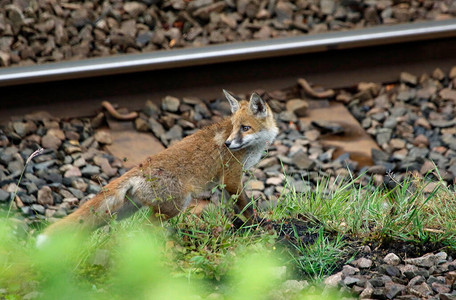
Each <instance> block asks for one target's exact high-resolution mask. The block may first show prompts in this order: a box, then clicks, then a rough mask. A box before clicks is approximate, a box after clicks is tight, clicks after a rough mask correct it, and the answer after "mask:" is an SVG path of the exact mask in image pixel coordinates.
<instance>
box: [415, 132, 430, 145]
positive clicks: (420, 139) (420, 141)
mask: <svg viewBox="0 0 456 300" xmlns="http://www.w3.org/2000/svg"><path fill="white" fill-rule="evenodd" d="M413 144H414V145H415V146H417V147H422V148H424V147H427V146H429V139H428V138H427V137H426V136H425V135H424V134H420V135H417V136H416V137H415V139H414V140H413Z"/></svg>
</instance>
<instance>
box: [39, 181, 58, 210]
mask: <svg viewBox="0 0 456 300" xmlns="http://www.w3.org/2000/svg"><path fill="white" fill-rule="evenodd" d="M37 201H38V203H39V204H41V205H53V204H54V197H53V196H52V190H51V188H50V187H48V186H47V185H45V186H43V187H42V188H41V189H40V190H39V191H38V200H37Z"/></svg>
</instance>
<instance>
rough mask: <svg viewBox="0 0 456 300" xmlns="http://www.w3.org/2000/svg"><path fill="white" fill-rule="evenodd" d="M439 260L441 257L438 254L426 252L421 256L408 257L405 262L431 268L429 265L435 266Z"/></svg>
mask: <svg viewBox="0 0 456 300" xmlns="http://www.w3.org/2000/svg"><path fill="white" fill-rule="evenodd" d="M438 261H439V258H438V257H437V256H435V255H434V254H426V255H424V256H421V257H416V258H407V259H405V261H404V262H405V263H407V264H412V265H415V266H418V267H425V268H429V267H433V266H435V265H437V263H438Z"/></svg>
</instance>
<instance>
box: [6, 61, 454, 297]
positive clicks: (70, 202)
mask: <svg viewBox="0 0 456 300" xmlns="http://www.w3.org/2000/svg"><path fill="white" fill-rule="evenodd" d="M455 70H456V67H455V68H453V69H452V70H451V71H450V72H449V73H445V72H440V71H434V72H433V73H432V74H430V75H429V74H421V75H413V74H408V73H402V74H400V75H398V82H397V83H393V84H386V85H380V84H374V83H363V84H359V85H358V87H356V88H351V89H344V90H338V91H335V92H334V93H333V95H332V96H331V97H330V99H335V100H336V101H338V100H337V99H342V100H341V101H342V102H343V103H344V104H345V105H347V107H348V108H349V110H350V111H351V112H352V114H353V115H354V116H355V117H356V118H357V119H358V120H359V122H360V124H362V125H363V126H364V128H365V130H366V131H367V132H368V133H369V134H371V135H372V137H373V138H374V139H375V140H377V141H378V142H379V146H380V148H381V150H372V157H373V161H374V163H375V164H374V165H373V166H369V167H364V168H362V167H359V166H358V163H357V162H356V161H355V160H352V159H351V157H350V154H349V153H343V154H341V155H340V156H338V157H336V155H335V148H334V147H328V146H324V145H323V144H322V142H321V140H320V139H321V137H322V136H328V135H339V134H341V133H342V132H341V130H342V131H343V128H342V129H341V128H340V127H338V126H337V124H332V123H322V122H316V123H311V124H308V123H306V122H304V121H303V119H302V116H303V115H305V113H304V112H303V111H302V110H301V109H302V108H303V107H306V109H308V107H311V104H312V103H314V101H319V103H322V101H323V102H324V101H328V99H320V98H319V99H318V100H316V99H315V97H319V95H313V96H310V95H308V94H307V92H306V91H305V90H304V89H303V88H302V84H301V83H302V81H301V83H297V85H296V87H293V88H291V89H287V90H283V91H270V92H264V91H257V92H258V93H260V94H261V95H262V96H263V97H264V98H265V99H267V100H268V103H270V105H271V107H272V108H274V109H275V111H276V113H279V112H282V113H281V114H278V120H279V121H278V126H279V128H280V131H279V132H280V133H279V136H278V138H277V140H276V141H275V142H274V144H273V145H271V147H270V149H269V151H268V152H267V154H266V157H265V158H264V159H263V160H262V161H261V162H260V163H259V165H258V166H257V168H255V169H254V170H252V171H254V173H253V174H254V175H255V177H256V178H255V179H253V180H251V181H250V182H249V183H248V189H247V190H248V193H249V194H250V195H253V196H254V197H255V198H256V199H257V201H258V202H259V206H262V207H267V206H268V204H272V205H274V204H276V203H277V199H278V197H279V195H280V193H281V192H283V191H284V189H285V185H286V184H287V189H291V188H293V189H295V190H296V191H297V192H305V191H309V190H312V189H314V188H315V186H316V184H317V183H318V182H319V180H321V178H328V180H329V182H335V181H336V177H337V176H342V175H344V174H345V175H348V171H347V166H348V168H350V171H351V172H353V174H359V172H364V171H366V172H367V173H366V175H364V176H363V177H362V178H361V179H360V181H361V182H364V183H367V182H369V181H371V180H374V182H375V183H376V184H378V185H382V184H384V185H386V186H387V187H390V186H394V184H395V182H399V181H400V180H402V179H403V178H404V177H405V176H406V173H407V172H408V173H412V174H413V175H414V176H416V177H425V176H426V177H429V178H431V179H436V177H435V175H434V174H432V172H430V171H431V170H432V169H433V168H434V163H435V164H436V165H437V166H438V168H439V172H440V176H442V178H443V180H445V181H446V182H447V183H449V184H453V183H454V182H453V180H454V178H455V176H456V169H455V167H454V165H455V161H456V123H455V122H454V119H453V116H454V115H455V109H456V104H455V101H454V100H453V99H451V98H449V96H448V95H451V93H450V92H452V91H455V89H454V87H455V86H456V79H455V78H456V71H455ZM404 74H405V75H404ZM451 76H453V77H451ZM415 78H416V81H415ZM446 90H449V91H450V92H447V91H446ZM442 91H445V92H443V93H442ZM403 93H408V94H409V96H407V97H404V96H399V95H402V94H403ZM340 95H343V97H339V96H340ZM241 96H242V95H241ZM243 96H245V95H243ZM286 99H293V105H290V104H288V105H287V103H286V102H285V101H284V100H286ZM224 103H225V100H224V99H222V98H220V99H212V100H211V101H206V100H204V99H197V98H183V99H178V98H174V97H171V96H169V97H166V98H164V99H163V101H162V103H160V105H156V104H154V103H151V102H148V103H146V105H145V107H144V109H143V111H141V112H140V113H139V117H138V118H137V119H136V120H134V123H135V124H138V123H141V124H142V126H141V130H142V131H146V132H150V134H154V135H156V137H157V138H158V139H159V140H160V141H162V142H163V144H164V145H165V146H169V145H171V144H173V143H176V142H177V141H179V140H180V139H181V138H182V137H185V136H187V135H190V134H192V133H194V132H195V131H196V130H197V129H198V128H201V127H203V126H206V125H208V124H210V123H212V122H216V121H218V120H220V119H221V117H222V116H223V115H226V114H228V113H229V108H227V107H226V105H225V104H224ZM303 103H306V104H303ZM295 104H296V105H295ZM283 112H285V113H286V114H287V115H286V118H285V119H283V115H284V114H283ZM38 116H39V117H38ZM138 120H140V121H138ZM290 120H294V121H290ZM366 120H368V121H366ZM20 124H22V125H20ZM392 124H394V126H392ZM103 126H105V120H104V116H103V115H102V116H100V115H98V116H95V117H94V118H92V119H90V118H82V119H69V120H67V119H59V118H54V117H51V116H43V115H41V114H31V115H26V116H23V117H21V118H19V119H15V120H13V121H11V122H10V123H8V124H7V125H6V126H5V127H3V128H0V129H1V131H0V134H1V135H2V136H0V141H1V143H2V144H1V148H0V204H1V203H4V204H3V205H7V204H8V203H10V202H9V201H10V199H11V198H12V197H14V195H16V197H15V199H14V202H13V207H14V208H17V210H15V211H16V217H18V218H25V222H26V223H33V222H35V221H37V220H38V221H40V220H42V219H45V218H47V219H50V220H51V221H52V220H53V219H54V218H59V217H63V216H65V215H67V214H69V213H71V212H72V211H73V210H74V209H75V208H76V207H77V206H78V205H80V204H81V203H82V202H84V201H86V200H87V199H89V198H90V197H93V196H94V195H95V194H96V193H98V192H99V191H100V190H101V188H102V186H103V185H105V184H106V183H107V182H109V181H110V180H111V179H113V178H115V177H118V176H119V175H120V174H123V173H124V172H125V171H126V169H125V168H123V167H122V162H121V160H120V159H119V158H115V157H112V156H111V155H110V154H109V153H107V152H106V151H104V148H103V145H105V144H109V143H111V142H112V138H111V137H110V135H109V131H107V130H105V129H104V128H102V127H103ZM385 133H388V135H389V136H388V138H387V139H386V138H384V137H383V135H385ZM45 137H52V139H53V140H54V141H57V140H58V141H59V142H60V143H58V142H57V143H54V144H52V145H51V146H52V147H48V148H46V147H45V150H44V151H43V153H42V154H41V155H40V156H36V157H34V158H32V159H31V161H30V162H29V163H28V165H27V167H26V169H25V172H24V175H23V177H22V179H21V181H20V183H19V187H17V184H18V182H19V176H20V175H21V173H22V171H23V168H24V165H25V162H26V161H27V159H28V158H29V156H30V155H31V154H32V153H33V152H34V151H35V150H37V149H39V148H40V147H43V146H44V145H45V144H46V143H47V141H46V139H45ZM280 162H281V163H280ZM283 173H286V174H287V177H286V178H285V176H284V175H283ZM392 177H394V180H391V178H392ZM303 178H304V180H303ZM331 187H332V185H329V186H328V189H331ZM16 188H17V194H16V193H15V191H16ZM432 189H433V186H432V184H431V185H430V188H428V189H427V190H425V192H431V191H432ZM455 278H456V261H455V260H454V258H452V257H450V256H448V255H447V254H446V253H444V252H440V253H430V254H427V255H424V256H421V257H416V258H410V257H403V256H401V255H400V254H399V253H389V254H387V255H385V256H384V257H382V258H381V259H372V257H371V256H370V254H369V251H367V252H366V251H365V252H364V254H363V256H362V257H359V258H358V259H357V260H355V261H352V262H351V263H350V264H349V265H346V266H344V267H343V269H342V270H341V271H340V272H339V273H336V274H334V275H332V276H330V277H328V278H327V279H326V280H325V284H327V285H328V286H332V287H336V288H339V289H341V290H342V291H351V292H353V293H355V294H357V295H359V296H360V297H362V298H380V299H393V298H398V297H401V298H402V299H414V298H413V297H417V298H429V297H436V299H438V297H440V299H453V298H454V297H456V294H455V292H454V288H455V286H454V279H455ZM293 284H296V283H290V286H291V285H293ZM296 285H297V286H298V285H299V284H296Z"/></svg>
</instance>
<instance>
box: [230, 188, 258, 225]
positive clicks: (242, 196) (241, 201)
mask: <svg viewBox="0 0 456 300" xmlns="http://www.w3.org/2000/svg"><path fill="white" fill-rule="evenodd" d="M225 190H226V191H227V192H228V194H230V195H231V196H233V198H235V204H236V213H241V212H242V214H243V215H244V216H245V217H246V218H247V219H250V218H251V217H252V216H253V207H252V205H249V204H250V199H249V198H248V197H247V194H246V193H245V191H244V190H243V189H242V187H241V186H240V184H239V185H238V186H234V187H233V186H228V185H227V186H226V187H225Z"/></svg>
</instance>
